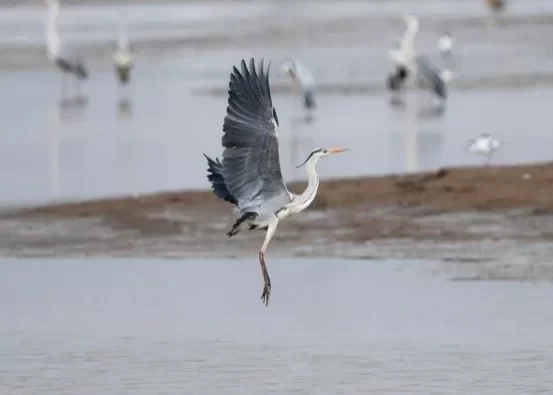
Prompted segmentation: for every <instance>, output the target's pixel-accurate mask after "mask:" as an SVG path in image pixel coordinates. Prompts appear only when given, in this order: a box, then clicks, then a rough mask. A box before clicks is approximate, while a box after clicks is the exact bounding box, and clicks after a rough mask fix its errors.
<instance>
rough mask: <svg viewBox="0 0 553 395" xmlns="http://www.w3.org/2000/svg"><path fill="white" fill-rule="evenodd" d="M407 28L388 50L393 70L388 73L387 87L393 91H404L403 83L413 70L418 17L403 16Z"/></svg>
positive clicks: (418, 24) (412, 15) (418, 26)
mask: <svg viewBox="0 0 553 395" xmlns="http://www.w3.org/2000/svg"><path fill="white" fill-rule="evenodd" d="M403 19H404V20H405V23H406V24H407V28H406V30H405V33H404V34H403V37H402V38H401V39H400V40H396V41H395V42H394V45H393V47H392V49H390V51H389V59H390V61H391V62H392V65H393V67H394V70H393V71H392V72H391V73H390V74H389V75H388V79H387V81H386V86H387V88H388V89H389V90H390V91H391V92H393V93H402V92H405V84H406V83H407V80H408V78H409V77H410V76H411V75H412V72H413V59H414V57H415V47H414V41H415V36H416V35H417V34H418V32H419V29H420V21H419V17H418V16H417V15H415V14H408V15H406V16H404V18H403Z"/></svg>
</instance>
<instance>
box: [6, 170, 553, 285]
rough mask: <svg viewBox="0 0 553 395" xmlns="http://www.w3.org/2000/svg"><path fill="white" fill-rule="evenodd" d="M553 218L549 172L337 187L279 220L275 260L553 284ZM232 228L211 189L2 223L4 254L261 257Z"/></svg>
mask: <svg viewBox="0 0 553 395" xmlns="http://www.w3.org/2000/svg"><path fill="white" fill-rule="evenodd" d="M303 186H304V184H303V183H294V184H291V185H290V189H291V190H293V191H295V192H296V191H301V189H302V188H303ZM552 214H553V163H546V164H539V165H520V166H498V167H490V168H451V169H440V170H438V171H435V172H429V173H421V174H413V175H397V176H394V175H391V176H381V177H362V178H357V179H346V180H330V181H323V182H322V183H321V186H320V190H319V194H318V196H317V198H316V200H315V202H314V204H313V205H312V206H311V207H310V208H309V209H308V210H306V211H305V212H304V213H301V214H299V215H296V216H294V217H292V218H289V219H287V220H286V221H283V223H282V224H281V225H280V226H279V229H278V231H277V233H276V236H275V238H274V239H273V242H272V243H271V245H270V247H269V254H270V255H272V256H342V257H349V258H360V259H361V258H364V259H371V258H412V259H432V260H436V261H437V262H440V265H439V266H440V269H444V268H449V267H453V268H455V273H456V276H457V274H458V273H460V272H459V270H461V272H462V273H464V274H463V275H462V277H469V278H495V279H499V278H501V279H515V278H516V279H520V278H523V279H548V280H551V279H553V215H552ZM233 221H234V214H233V212H232V210H231V207H230V206H229V205H228V204H226V203H224V202H221V201H219V200H217V199H216V198H215V197H214V196H213V195H212V193H211V192H210V191H207V190H206V191H182V192H164V193H157V194H152V195H144V196H139V197H123V198H112V199H102V200H96V201H87V202H78V203H64V204H52V205H46V206H40V207H31V208H23V209H19V210H14V211H11V212H7V213H4V214H3V215H2V216H1V217H0V253H2V254H4V255H9V256H83V255H103V256H105V255H108V256H137V257H138V256H162V257H237V256H240V257H242V256H247V257H249V256H252V257H253V258H255V256H256V254H255V253H256V251H257V249H258V248H259V246H260V244H261V242H262V238H263V234H262V232H259V231H253V232H243V233H240V234H239V235H237V236H235V237H234V238H232V239H228V238H227V237H226V236H225V233H226V231H227V230H228V229H229V228H230V226H231V225H232V223H233ZM444 262H445V263H446V264H445V265H444V264H443V263H444Z"/></svg>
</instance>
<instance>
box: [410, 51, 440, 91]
mask: <svg viewBox="0 0 553 395" xmlns="http://www.w3.org/2000/svg"><path fill="white" fill-rule="evenodd" d="M415 64H416V65H417V82H418V84H419V85H421V86H423V87H425V88H429V89H431V90H432V91H433V92H434V93H435V94H436V95H437V96H438V97H440V98H441V99H446V98H447V89H446V86H445V83H444V81H443V80H442V77H441V76H440V72H439V70H438V69H437V68H436V67H434V66H433V65H432V64H431V63H430V60H429V59H428V58H427V57H426V56H422V55H421V56H417V57H416V58H415Z"/></svg>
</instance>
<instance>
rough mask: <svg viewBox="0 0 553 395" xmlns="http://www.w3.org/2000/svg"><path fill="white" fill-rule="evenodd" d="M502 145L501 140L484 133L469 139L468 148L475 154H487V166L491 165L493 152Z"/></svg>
mask: <svg viewBox="0 0 553 395" xmlns="http://www.w3.org/2000/svg"><path fill="white" fill-rule="evenodd" d="M499 147H501V141H499V140H496V139H494V138H492V137H491V136H490V135H489V134H486V133H485V134H482V135H481V136H480V137H479V138H477V139H475V140H469V143H468V150H469V152H470V153H472V154H475V155H483V156H486V166H489V165H490V160H491V158H492V154H493V153H494V152H495V151H496V150H497V149H499Z"/></svg>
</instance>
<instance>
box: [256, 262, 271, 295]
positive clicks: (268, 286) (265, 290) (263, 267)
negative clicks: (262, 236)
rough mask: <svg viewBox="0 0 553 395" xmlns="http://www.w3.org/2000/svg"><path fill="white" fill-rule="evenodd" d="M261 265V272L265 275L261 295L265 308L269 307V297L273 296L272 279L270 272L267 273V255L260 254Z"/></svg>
mask: <svg viewBox="0 0 553 395" xmlns="http://www.w3.org/2000/svg"><path fill="white" fill-rule="evenodd" d="M259 263H260V265H261V272H262V274H263V281H264V283H265V284H264V286H263V293H262V294H261V301H262V302H263V303H265V306H268V305H269V297H270V296H271V278H270V277H269V272H268V271H267V266H266V265H265V254H264V253H263V252H262V251H260V252H259Z"/></svg>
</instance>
